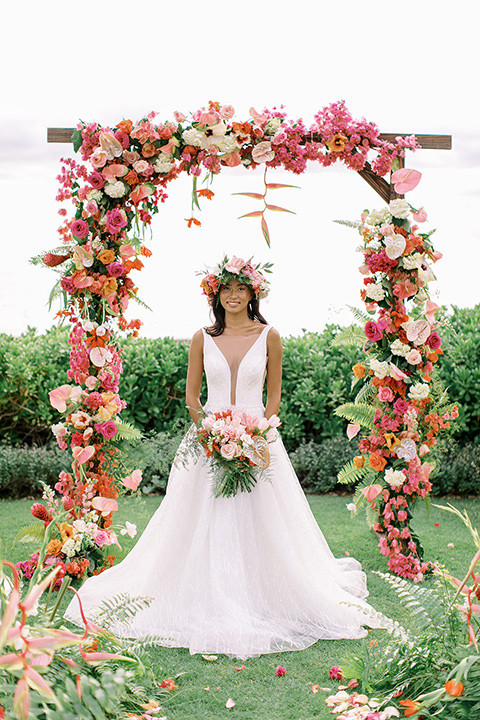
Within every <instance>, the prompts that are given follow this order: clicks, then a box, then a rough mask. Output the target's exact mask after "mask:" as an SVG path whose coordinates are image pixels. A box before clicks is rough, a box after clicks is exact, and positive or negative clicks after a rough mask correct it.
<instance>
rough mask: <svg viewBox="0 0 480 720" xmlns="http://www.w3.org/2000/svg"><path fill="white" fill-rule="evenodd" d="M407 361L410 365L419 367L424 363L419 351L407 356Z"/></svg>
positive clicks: (412, 351)
mask: <svg viewBox="0 0 480 720" xmlns="http://www.w3.org/2000/svg"><path fill="white" fill-rule="evenodd" d="M405 360H406V361H407V362H408V363H410V365H418V364H419V363H421V362H422V356H421V355H420V353H419V352H418V350H415V349H413V350H410V352H409V353H408V355H406V356H405Z"/></svg>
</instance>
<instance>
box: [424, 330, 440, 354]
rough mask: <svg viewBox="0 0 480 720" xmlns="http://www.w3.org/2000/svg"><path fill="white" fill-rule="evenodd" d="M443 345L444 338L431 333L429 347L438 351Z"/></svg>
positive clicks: (428, 339) (428, 341) (428, 340)
mask: <svg viewBox="0 0 480 720" xmlns="http://www.w3.org/2000/svg"><path fill="white" fill-rule="evenodd" d="M441 344H442V338H441V337H440V335H439V334H438V333H436V332H432V333H430V335H429V336H428V338H427V345H428V347H429V348H431V349H432V350H438V349H439V348H440V345H441Z"/></svg>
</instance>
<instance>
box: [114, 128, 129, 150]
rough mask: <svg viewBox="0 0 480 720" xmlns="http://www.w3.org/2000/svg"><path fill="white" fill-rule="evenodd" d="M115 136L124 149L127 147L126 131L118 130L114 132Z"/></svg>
mask: <svg viewBox="0 0 480 720" xmlns="http://www.w3.org/2000/svg"><path fill="white" fill-rule="evenodd" d="M115 137H116V139H117V140H118V142H119V143H120V145H121V146H122V148H123V149H124V150H126V149H127V148H128V146H129V145H130V138H129V137H128V135H127V133H124V132H121V131H120V130H119V131H118V132H116V133H115Z"/></svg>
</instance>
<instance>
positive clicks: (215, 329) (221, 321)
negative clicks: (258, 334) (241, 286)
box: [205, 294, 268, 337]
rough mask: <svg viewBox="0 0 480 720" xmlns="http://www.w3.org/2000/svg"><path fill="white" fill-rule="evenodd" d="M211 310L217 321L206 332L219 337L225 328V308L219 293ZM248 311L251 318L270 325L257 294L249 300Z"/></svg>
mask: <svg viewBox="0 0 480 720" xmlns="http://www.w3.org/2000/svg"><path fill="white" fill-rule="evenodd" d="M211 310H212V313H213V316H214V318H215V322H214V323H213V325H211V326H210V327H207V328H205V332H207V333H208V334H209V335H211V336H212V337H218V335H221V334H222V333H223V331H224V330H225V308H224V307H223V305H222V303H221V302H220V296H219V294H217V295H215V296H214V298H213V303H212V307H211ZM247 313H248V317H249V318H250V320H254V321H255V322H258V323H261V324H262V325H268V323H267V321H266V320H265V318H264V317H263V315H262V314H261V313H260V301H259V300H258V298H256V297H255V296H252V297H251V298H250V300H249V301H248V305H247Z"/></svg>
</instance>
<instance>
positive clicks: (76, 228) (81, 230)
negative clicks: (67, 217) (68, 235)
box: [70, 220, 90, 240]
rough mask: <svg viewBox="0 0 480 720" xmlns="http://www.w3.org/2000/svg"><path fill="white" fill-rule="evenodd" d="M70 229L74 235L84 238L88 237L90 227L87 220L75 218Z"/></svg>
mask: <svg viewBox="0 0 480 720" xmlns="http://www.w3.org/2000/svg"><path fill="white" fill-rule="evenodd" d="M70 230H71V231H72V235H75V237H77V238H79V239H80V240H83V239H84V238H86V237H87V235H88V232H89V230H90V228H89V227H88V223H87V222H86V221H85V220H74V221H73V222H72V224H71V225H70Z"/></svg>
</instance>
